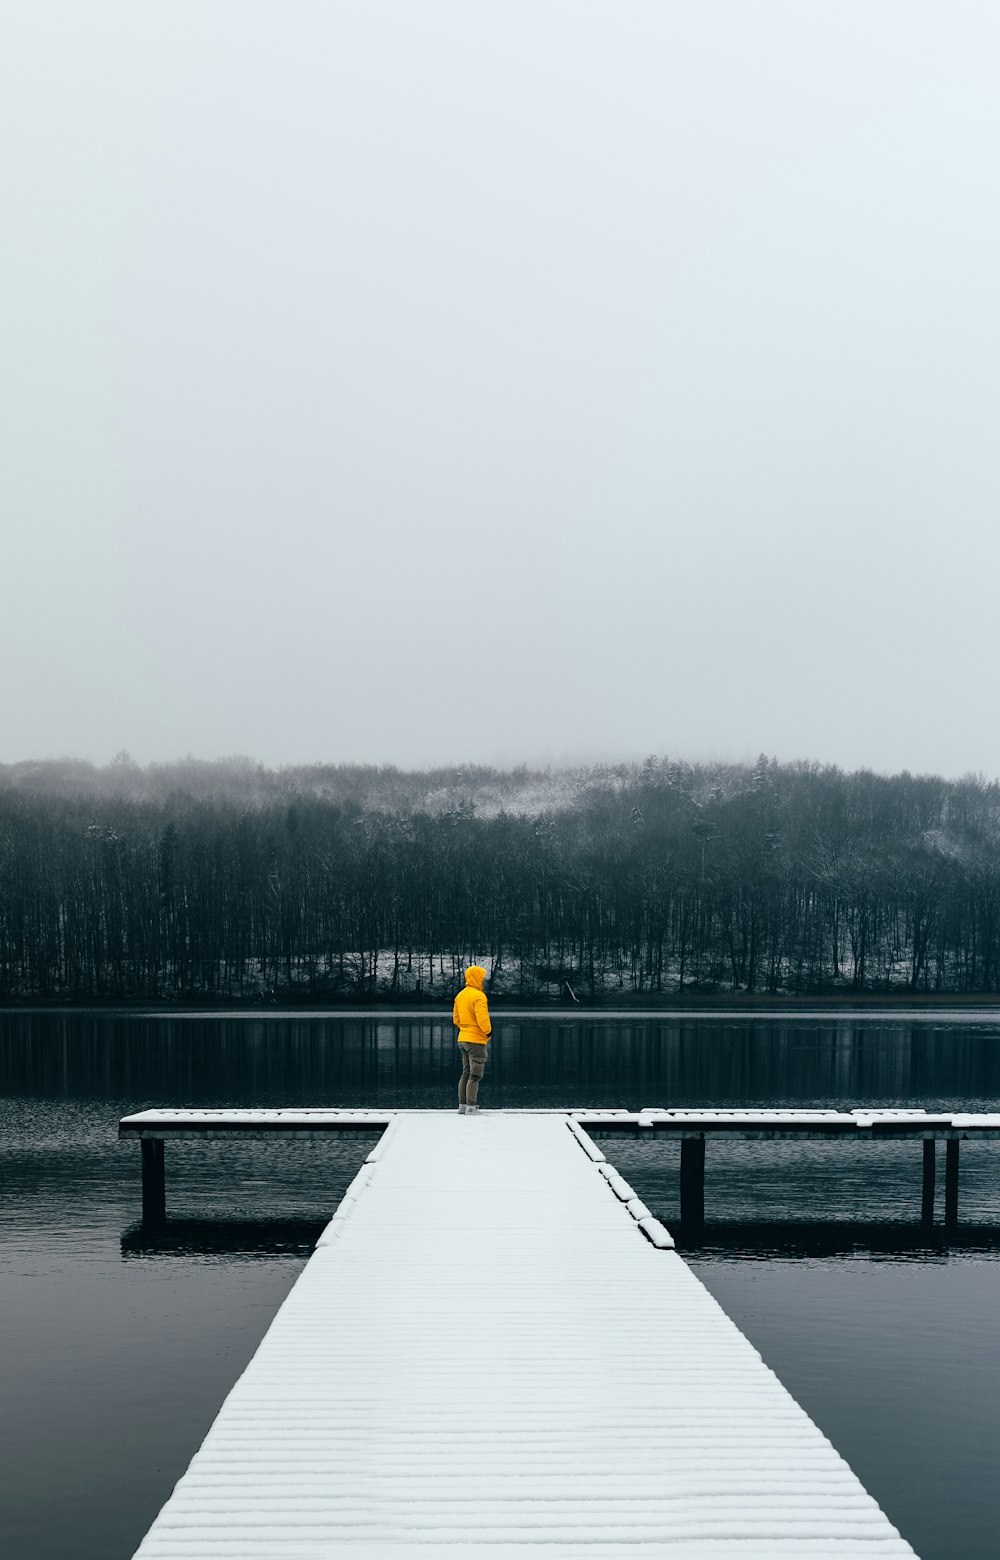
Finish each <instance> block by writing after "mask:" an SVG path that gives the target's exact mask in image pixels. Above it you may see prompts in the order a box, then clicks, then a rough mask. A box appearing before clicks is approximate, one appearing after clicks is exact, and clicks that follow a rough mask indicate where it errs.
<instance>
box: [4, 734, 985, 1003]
mask: <svg viewBox="0 0 1000 1560" xmlns="http://www.w3.org/2000/svg"><path fill="white" fill-rule="evenodd" d="M470 958H474V959H475V960H476V961H477V962H480V963H483V964H485V965H487V967H488V968H490V969H492V970H493V972H494V973H493V988H492V989H493V991H494V992H495V993H508V994H511V995H517V996H520V997H522V998H533V997H538V996H540V995H547V994H548V995H553V994H556V993H558V992H560V991H565V983H568V984H569V985H570V986H571V987H572V988H573V990H574V991H575V992H576V994H577V995H578V996H580V997H582V998H589V997H595V998H597V997H600V996H602V995H609V996H612V995H615V994H618V995H621V994H624V993H661V992H662V993H664V994H673V993H675V992H678V991H684V992H694V991H699V990H700V991H705V992H711V991H718V990H741V991H746V992H775V993H776V992H781V991H791V992H797V993H805V992H820V991H845V992H852V991H853V992H856V993H862V992H874V991H891V990H900V991H902V990H908V991H911V992H914V993H920V992H966V993H991V992H997V991H1000V786H998V784H997V783H995V782H992V781H986V780H984V779H982V778H978V777H966V778H965V779H962V780H959V781H945V780H942V779H940V778H937V777H934V776H914V775H910V774H906V773H904V774H899V775H894V776H884V775H876V774H873V773H870V772H868V771H861V772H858V773H853V774H846V773H843V772H842V771H840V770H838V769H836V768H830V767H820V766H819V765H816V764H808V763H797V764H787V765H779V764H777V763H776V762H774V761H769V760H767V759H766V758H764V757H761V759H760V760H758V762H757V764H756V765H754V766H746V765H731V764H730V765H722V764H718V765H690V764H682V763H676V762H671V761H669V760H667V759H662V760H661V759H656V758H651V759H648V760H647V761H646V762H645V763H644V764H641V765H617V766H600V767H594V768H590V769H580V770H576V771H552V772H548V771H529V770H527V769H520V770H513V771H497V770H491V769H484V768H462V769H453V770H446V769H442V770H439V771H436V772H434V773H428V772H413V773H407V772H404V771H399V770H395V769H377V768H365V767H323V766H316V767H314V768H308V769H295V770H276V771H275V770H265V769H263V768H261V767H260V766H258V765H254V764H251V763H249V762H248V761H246V760H235V761H222V762H220V763H218V764H197V763H194V762H193V761H188V762H187V763H185V764H179V765H163V766H151V767H150V768H149V769H140V768H138V766H136V765H135V764H133V763H132V761H131V760H130V759H129V758H128V756H127V755H120V756H119V758H118V759H117V760H116V761H115V763H114V764H112V765H109V766H108V767H107V768H106V769H101V770H97V769H93V768H91V767H90V766H87V765H79V764H69V763H66V764H43V765H30V766H29V765H15V766H7V767H5V768H4V767H0V995H3V996H4V997H6V998H8V999H10V998H15V997H26V996H31V997H41V998H50V999H77V1000H80V999H94V998H98V999H126V998H135V997H141V998H167V999H173V1000H179V1001H190V1000H203V999H215V1000H223V999H225V1000H236V999H245V998H254V997H257V998H259V999H261V1000H271V999H278V998H280V999H281V1000H285V999H287V998H289V997H292V998H296V999H298V998H303V999H307V1000H323V999H326V998H337V997H348V998H351V999H356V998H358V997H370V996H374V995H376V994H378V995H395V994H399V995H402V994H404V993H406V994H408V995H411V996H412V995H419V996H420V997H424V998H433V999H434V1000H437V1001H441V1000H443V998H444V995H445V992H446V991H447V992H450V990H451V989H452V986H453V984H454V980H455V977H456V974H457V972H458V971H459V970H460V969H461V967H462V965H463V964H464V963H465V962H467V961H468V960H469V959H470Z"/></svg>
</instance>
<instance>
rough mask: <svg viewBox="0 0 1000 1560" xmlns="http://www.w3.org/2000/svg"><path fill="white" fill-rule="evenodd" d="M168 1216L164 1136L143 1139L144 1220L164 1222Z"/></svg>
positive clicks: (151, 1222) (148, 1224) (149, 1222)
mask: <svg viewBox="0 0 1000 1560" xmlns="http://www.w3.org/2000/svg"><path fill="white" fill-rule="evenodd" d="M166 1216H167V1176H166V1166H165V1163H164V1154H163V1139H162V1138H143V1139H142V1222H143V1224H145V1225H147V1226H154V1225H157V1224H162V1223H163V1221H164V1219H165V1218H166Z"/></svg>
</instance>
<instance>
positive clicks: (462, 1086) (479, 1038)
mask: <svg viewBox="0 0 1000 1560" xmlns="http://www.w3.org/2000/svg"><path fill="white" fill-rule="evenodd" d="M485 979H486V971H485V970H484V969H483V968H482V966H481V965H479V964H470V965H469V968H468V969H467V970H466V972H465V986H464V988H463V990H461V991H460V992H459V993H458V996H457V997H456V998H455V1006H454V1007H453V1008H452V1012H451V1021H452V1023H453V1024H454V1025H455V1028H456V1029H457V1030H458V1049H459V1051H460V1052H461V1054H462V1075H461V1077H460V1078H459V1080H458V1113H459V1115H460V1116H477V1115H478V1114H479V1080H480V1078H481V1077H482V1076H483V1073H484V1072H485V1071H486V1047H487V1045H488V1043H489V1038H490V1035H491V1034H492V1033H493V1025H492V1024H491V1023H490V1009H489V1004H488V1003H487V1001H486V993H485V991H484V990H483V982H484V981H485Z"/></svg>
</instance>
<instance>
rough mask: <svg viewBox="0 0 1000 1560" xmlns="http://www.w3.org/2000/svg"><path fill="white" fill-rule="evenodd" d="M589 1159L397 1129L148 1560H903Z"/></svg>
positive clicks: (904, 1548)
mask: <svg viewBox="0 0 1000 1560" xmlns="http://www.w3.org/2000/svg"><path fill="white" fill-rule="evenodd" d="M586 1138H587V1132H586V1129H585V1127H584V1126H582V1125H581V1124H580V1123H579V1122H578V1123H574V1124H572V1125H570V1123H569V1121H568V1118H567V1116H566V1115H565V1114H557V1113H552V1114H546V1113H537V1114H529V1113H525V1114H517V1113H513V1112H511V1113H506V1112H499V1113H496V1114H491V1113H489V1112H486V1113H483V1114H481V1115H479V1116H477V1117H474V1118H473V1117H467V1116H458V1115H454V1114H451V1113H448V1114H445V1113H443V1112H436V1113H431V1112H426V1113H425V1112H413V1113H406V1112H401V1113H399V1115H398V1116H397V1117H396V1118H395V1120H394V1121H393V1123H392V1125H391V1127H390V1128H389V1129H388V1130H387V1131H386V1133H385V1135H384V1137H383V1138H382V1139H381V1142H380V1143H379V1144H378V1146H377V1148H376V1149H375V1150H374V1151H373V1153H372V1155H371V1156H370V1157H369V1160H368V1162H366V1164H365V1165H364V1166H363V1167H362V1169H361V1171H360V1172H359V1174H358V1176H357V1177H356V1178H355V1180H354V1182H353V1183H352V1185H351V1187H350V1188H349V1190H348V1193H347V1195H346V1197H345V1198H344V1201H343V1202H342V1203H341V1205H340V1207H339V1208H338V1210H337V1212H336V1214H335V1215H334V1218H333V1219H332V1220H331V1222H330V1224H329V1226H328V1227H327V1230H326V1231H325V1232H324V1234H323V1236H322V1237H321V1239H320V1242H319V1245H318V1247H317V1249H316V1252H315V1254H314V1255H313V1257H312V1258H311V1259H310V1261H309V1262H308V1264H307V1265H306V1267H305V1269H304V1271H303V1273H302V1275H301V1276H300V1278H299V1280H298V1282H297V1283H296V1284H295V1286H294V1288H293V1289H292V1291H291V1293H290V1294H289V1296H288V1298H287V1299H286V1301H285V1303H284V1305H283V1306H282V1307H281V1309H280V1311H279V1312H278V1314H277V1316H276V1317H275V1319H274V1321H273V1323H272V1325H271V1327H270V1329H269V1331H268V1333H267V1335H266V1336H265V1338H264V1340H263V1342H262V1343H261V1345H260V1347H259V1349H258V1350H257V1353H256V1355H255V1356H254V1358H253V1360H252V1361H251V1362H250V1364H249V1366H248V1367H247V1369H246V1370H245V1372H244V1373H243V1375H242V1376H241V1378H240V1380H239V1381H238V1382H237V1384H236V1386H235V1387H234V1388H233V1390H232V1392H231V1393H230V1394H229V1396H228V1398H227V1399H226V1401H225V1403H224V1404H223V1406H222V1408H221V1410H220V1412H219V1415H218V1417H217V1419H216V1421H215V1423H214V1425H213V1426H212V1428H211V1429H210V1430H209V1432H208V1435H207V1436H206V1438H205V1441H204V1443H203V1445H202V1447H201V1449H200V1450H199V1451H198V1452H197V1454H196V1455H195V1457H194V1458H193V1460H192V1462H191V1465H190V1467H189V1469H188V1471H187V1472H186V1474H185V1475H184V1476H183V1478H182V1479H181V1480H180V1482H179V1483H178V1485H177V1487H176V1489H175V1491H174V1493H173V1495H172V1496H171V1498H170V1499H169V1500H168V1502H167V1504H166V1505H165V1506H164V1508H163V1510H162V1511H161V1513H160V1515H159V1516H158V1517H157V1519H156V1521H155V1522H154V1523H153V1526H152V1528H151V1529H150V1531H149V1533H148V1535H147V1537H146V1538H145V1540H144V1541H143V1543H142V1545H141V1546H140V1549H139V1551H138V1554H139V1557H141V1560H329V1557H331V1556H337V1557H338V1560H385V1557H392V1560H417V1557H422V1560H432V1557H439V1556H446V1557H449V1560H459V1557H468V1560H475V1557H481V1560H524V1557H525V1555H529V1556H530V1555H532V1554H535V1555H537V1556H538V1560H570V1557H575V1560H636V1557H637V1556H638V1555H639V1554H649V1555H650V1556H652V1555H666V1556H670V1557H671V1560H685V1557H688V1560H819V1557H820V1556H822V1557H825V1560H829V1557H831V1556H834V1555H836V1556H838V1557H839V1560H874V1557H875V1556H878V1557H880V1560H890V1557H897V1556H902V1555H912V1553H913V1552H912V1550H911V1549H910V1548H909V1546H908V1545H907V1544H906V1543H905V1541H904V1540H903V1539H902V1538H901V1537H900V1535H899V1534H898V1533H897V1532H896V1530H895V1529H894V1528H893V1527H892V1525H891V1523H890V1522H889V1521H888V1519H887V1518H886V1517H885V1516H884V1515H883V1513H882V1512H881V1510H880V1509H879V1507H878V1505H877V1504H876V1502H875V1501H874V1500H873V1499H872V1497H871V1496H870V1495H869V1494H868V1493H867V1492H866V1491H865V1490H864V1488H863V1487H862V1485H861V1484H860V1483H859V1481H858V1479H857V1478H856V1477H855V1475H854V1474H853V1473H852V1472H851V1470H850V1468H848V1466H847V1465H846V1463H845V1462H844V1461H843V1459H842V1458H841V1457H840V1456H839V1455H838V1454H837V1452H836V1451H835V1450H834V1449H833V1447H832V1446H831V1445H830V1443H829V1441H827V1440H826V1438H825V1437H824V1436H823V1434H822V1433H821V1432H820V1430H819V1429H817V1427H816V1426H815V1425H814V1424H813V1423H812V1422H811V1420H810V1419H809V1418H808V1416H807V1415H806V1414H805V1413H804V1411H803V1410H802V1409H801V1408H800V1407H799V1406H798V1404H796V1403H795V1402H794V1400H793V1399H792V1398H791V1396H790V1395H789V1393H788V1392H787V1391H786V1390H785V1388H784V1387H783V1386H782V1385H781V1383H780V1382H779V1381H778V1380H777V1378H776V1377H775V1376H774V1375H773V1373H772V1372H771V1371H770V1370H768V1368H767V1367H766V1366H765V1365H764V1363H763V1361H762V1360H761V1358H760V1356H759V1355H758V1354H757V1352H756V1350H755V1349H754V1348H753V1347H752V1346H751V1344H750V1343H749V1342H748V1340H747V1339H746V1338H745V1337H744V1336H743V1335H742V1334H741V1333H740V1331H739V1329H738V1328H737V1327H736V1326H735V1325H734V1323H733V1322H732V1321H731V1320H730V1319H729V1318H728V1317H727V1316H726V1315H725V1313H724V1312H723V1311H722V1310H721V1308H720V1307H719V1305H718V1304H717V1303H716V1302H715V1300H714V1299H713V1298H712V1297H711V1295H710V1294H709V1293H708V1291H707V1290H706V1289H705V1288H704V1287H703V1285H702V1284H701V1283H699V1281H698V1280H697V1279H696V1278H695V1276H694V1274H693V1273H692V1272H691V1270H690V1269H689V1268H688V1267H687V1265H686V1264H685V1263H684V1262H683V1261H682V1259H681V1258H680V1257H679V1256H678V1255H677V1253H676V1252H675V1251H674V1250H672V1249H671V1246H672V1243H671V1242H670V1237H669V1233H668V1232H667V1231H665V1230H663V1227H662V1225H659V1224H658V1221H656V1220H653V1219H651V1216H650V1215H649V1210H648V1209H646V1208H645V1207H644V1206H643V1204H642V1203H641V1201H640V1199H638V1198H637V1197H636V1196H635V1194H634V1192H633V1191H632V1188H631V1187H630V1186H628V1183H627V1182H626V1181H625V1180H624V1178H623V1177H621V1176H620V1175H618V1173H617V1172H616V1171H614V1170H613V1169H612V1168H611V1167H610V1166H608V1165H607V1164H606V1163H605V1162H604V1161H603V1158H596V1157H594V1156H593V1155H591V1154H590V1153H589V1152H588V1151H587V1144H586V1142H585V1141H584V1139H586ZM644 1226H649V1227H644ZM652 1226H656V1229H655V1230H652ZM657 1232H662V1234H658V1233H657ZM653 1235H657V1239H653V1238H652V1236H653Z"/></svg>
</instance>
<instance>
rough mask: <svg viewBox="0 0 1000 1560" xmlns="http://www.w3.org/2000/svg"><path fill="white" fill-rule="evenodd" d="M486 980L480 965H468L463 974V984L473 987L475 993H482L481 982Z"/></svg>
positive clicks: (484, 972)
mask: <svg viewBox="0 0 1000 1560" xmlns="http://www.w3.org/2000/svg"><path fill="white" fill-rule="evenodd" d="M485 979H486V971H485V970H484V969H483V967H482V965H481V964H470V965H469V968H468V969H467V970H466V972H465V984H466V985H467V986H475V988H476V990H477V991H482V989H483V981H484V980H485Z"/></svg>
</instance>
